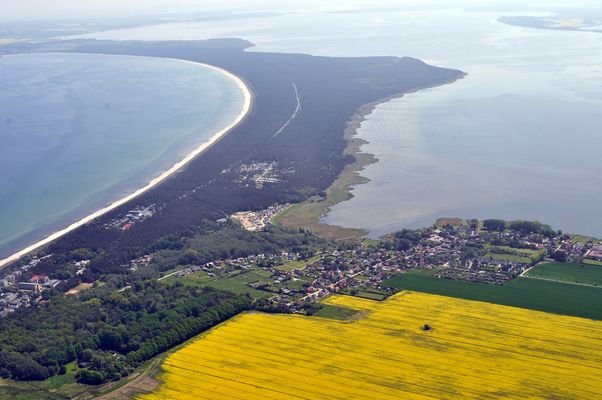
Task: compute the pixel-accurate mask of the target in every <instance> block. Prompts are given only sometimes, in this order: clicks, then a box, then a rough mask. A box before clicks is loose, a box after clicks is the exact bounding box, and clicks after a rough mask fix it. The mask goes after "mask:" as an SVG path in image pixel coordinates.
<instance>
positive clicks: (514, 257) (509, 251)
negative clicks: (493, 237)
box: [485, 244, 543, 264]
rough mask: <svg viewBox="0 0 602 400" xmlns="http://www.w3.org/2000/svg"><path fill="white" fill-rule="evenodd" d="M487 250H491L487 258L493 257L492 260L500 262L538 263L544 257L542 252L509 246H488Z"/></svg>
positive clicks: (486, 246)
mask: <svg viewBox="0 0 602 400" xmlns="http://www.w3.org/2000/svg"><path fill="white" fill-rule="evenodd" d="M485 248H486V249H488V250H489V252H488V253H487V254H486V256H485V257H491V258H492V259H494V260H499V261H509V262H517V263H522V264H529V263H531V262H534V261H535V262H536V261H537V260H538V259H540V258H541V256H542V255H543V253H542V251H541V250H531V249H516V248H514V247H509V246H494V245H491V244H487V245H485Z"/></svg>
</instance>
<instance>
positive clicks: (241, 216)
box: [230, 204, 290, 232]
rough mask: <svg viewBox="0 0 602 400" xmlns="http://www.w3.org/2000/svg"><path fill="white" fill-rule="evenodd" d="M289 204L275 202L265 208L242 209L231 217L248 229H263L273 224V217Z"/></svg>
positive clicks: (252, 230) (255, 230) (253, 230)
mask: <svg viewBox="0 0 602 400" xmlns="http://www.w3.org/2000/svg"><path fill="white" fill-rule="evenodd" d="M289 205H290V204H275V205H273V206H270V207H268V208H266V209H265V210H260V211H241V212H237V213H234V214H232V215H231V216H230V218H231V219H232V220H234V221H236V222H238V223H239V224H241V225H242V227H243V228H244V229H246V230H248V231H251V232H258V231H263V230H265V229H266V228H267V227H269V226H270V225H271V224H272V222H271V221H272V218H274V216H275V215H276V214H278V213H279V212H281V211H283V210H284V209H285V208H287V207H288V206H289Z"/></svg>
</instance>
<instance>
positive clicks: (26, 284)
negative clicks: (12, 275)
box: [19, 282, 40, 292]
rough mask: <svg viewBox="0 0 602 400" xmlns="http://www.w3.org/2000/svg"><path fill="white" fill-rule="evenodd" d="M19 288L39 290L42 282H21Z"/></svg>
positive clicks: (32, 290)
mask: <svg viewBox="0 0 602 400" xmlns="http://www.w3.org/2000/svg"><path fill="white" fill-rule="evenodd" d="M19 290H27V291H31V292H39V291H40V284H39V283H37V282H19Z"/></svg>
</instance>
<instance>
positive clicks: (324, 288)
mask: <svg viewBox="0 0 602 400" xmlns="http://www.w3.org/2000/svg"><path fill="white" fill-rule="evenodd" d="M412 235H413V236H412V239H413V242H412V243H411V245H407V244H406V245H401V244H400V243H402V242H403V235H401V240H400V237H398V236H396V235H390V236H388V237H387V238H385V239H383V240H381V241H378V242H372V243H367V242H366V243H361V244H358V245H356V246H355V247H353V248H349V249H345V250H341V249H339V250H334V249H333V250H328V251H323V252H321V253H320V254H318V255H316V256H314V257H312V258H311V259H306V260H303V257H301V256H300V255H299V254H293V253H290V254H289V253H283V254H279V255H264V254H261V255H254V256H249V257H245V258H240V259H236V260H225V261H224V260H220V261H214V262H211V263H207V264H205V265H202V266H193V267H189V268H186V269H184V270H181V271H178V272H176V273H174V275H175V276H177V277H184V276H187V275H190V274H195V273H202V274H205V275H206V276H208V277H210V278H212V279H230V278H232V277H235V276H239V275H242V274H244V273H246V272H249V271H253V270H256V271H258V272H259V271H261V274H262V275H261V276H262V278H261V279H255V280H253V281H250V282H248V283H247V285H248V286H249V287H250V288H253V289H256V290H262V291H266V292H269V293H270V294H271V296H269V301H270V302H271V303H272V305H274V306H278V307H280V308H282V307H285V308H286V309H287V310H288V311H300V310H301V309H302V307H301V306H303V305H306V304H307V303H312V302H314V301H317V300H318V299H320V298H322V297H324V296H327V295H329V294H330V293H341V292H342V293H351V294H353V293H357V292H358V291H366V292H370V293H372V294H382V296H383V297H384V296H386V295H388V294H390V293H391V292H392V289H391V288H388V287H387V285H386V283H385V282H384V281H385V280H387V279H389V278H391V277H392V276H393V275H396V274H400V273H404V272H406V271H408V270H415V269H425V270H429V271H431V273H432V274H433V275H434V276H436V277H439V278H443V279H454V280H462V281H469V282H479V283H486V284H493V285H501V284H504V283H506V282H508V281H509V280H511V279H514V278H516V277H517V276H519V275H521V274H522V273H524V272H525V271H526V270H528V269H529V268H530V267H532V266H533V265H535V264H537V263H539V262H540V261H544V260H545V261H554V259H552V258H550V256H551V255H553V254H555V255H557V253H558V252H559V251H560V252H562V253H565V255H566V259H567V260H568V261H571V260H573V261H574V260H577V259H583V258H584V257H585V256H587V257H589V258H594V257H597V256H598V254H599V253H598V252H599V251H600V250H601V249H602V244H593V243H591V242H590V243H587V244H586V243H581V242H578V241H576V240H573V239H572V238H571V237H570V236H569V235H563V234H561V233H558V234H555V235H553V236H544V235H540V234H524V233H521V232H517V231H512V230H506V231H503V232H488V231H486V230H480V229H479V228H478V227H476V228H475V227H471V226H470V225H468V224H466V225H459V226H445V227H431V228H428V229H421V230H416V231H412ZM291 262H294V264H292V263H291Z"/></svg>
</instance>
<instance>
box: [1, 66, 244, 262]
mask: <svg viewBox="0 0 602 400" xmlns="http://www.w3.org/2000/svg"><path fill="white" fill-rule="evenodd" d="M132 57H144V58H159V57H147V56H132ZM161 58H164V59H166V60H174V61H179V62H184V63H189V64H194V65H196V66H201V67H204V68H208V69H211V70H213V71H217V72H219V73H221V74H222V75H224V76H226V77H228V78H229V79H231V80H233V81H234V82H235V83H236V86H237V87H238V88H239V89H240V90H241V92H242V94H243V97H244V103H243V108H242V110H241V112H240V113H239V114H238V115H237V116H236V118H235V119H234V120H233V121H232V122H231V123H230V124H228V125H227V126H226V127H224V128H222V129H221V130H219V131H217V132H216V133H214V134H213V135H212V136H211V137H210V138H209V139H208V140H206V141H205V142H203V143H201V144H200V145H199V146H197V147H196V148H195V149H194V150H193V151H192V152H190V153H189V154H188V155H186V157H184V158H183V159H181V160H180V161H178V162H176V163H175V164H174V165H173V166H171V167H170V168H169V169H167V170H165V171H164V172H162V173H161V174H160V175H159V176H157V177H155V178H153V179H151V180H150V181H149V183H147V184H146V185H145V186H143V187H142V188H139V189H137V190H135V191H134V192H133V193H130V194H129V195H126V196H124V197H122V198H120V199H118V200H116V201H114V202H112V203H111V204H109V205H108V206H106V207H104V208H101V209H100V210H97V211H95V212H93V213H91V214H89V215H87V216H85V217H84V218H81V219H80V220H78V221H76V222H74V223H72V224H70V225H68V226H67V227H66V228H63V229H60V230H58V231H55V232H54V233H52V234H50V235H48V236H47V237H45V238H44V239H42V240H39V241H38V242H36V243H34V244H32V245H30V246H27V247H26V248H24V249H22V250H20V251H18V252H16V253H14V254H12V255H10V256H8V257H6V258H4V259H1V260H0V268H4V267H6V266H7V265H9V264H11V263H13V262H15V261H17V260H19V259H20V258H21V257H23V256H25V255H27V254H29V253H31V252H33V251H35V250H39V249H40V248H42V247H44V246H46V245H47V244H50V243H51V242H53V241H54V240H56V239H58V238H60V237H62V236H64V235H66V234H68V233H70V232H72V231H74V230H75V229H77V228H79V227H81V226H83V225H85V224H87V223H89V222H91V221H93V220H95V219H96V218H98V217H100V216H102V215H104V214H106V213H108V212H110V211H112V210H114V209H116V208H118V207H120V206H122V205H124V204H125V203H127V202H129V201H131V200H133V199H134V198H136V197H138V196H140V195H141V194H143V193H146V192H147V191H149V190H150V189H153V188H154V187H156V186H157V185H159V184H160V183H162V182H163V181H165V180H166V179H167V178H169V177H170V176H172V175H174V174H175V173H177V172H178V171H179V170H180V169H182V168H183V167H185V166H186V165H187V164H189V163H190V162H191V161H192V160H194V159H195V158H197V157H198V156H200V155H201V154H202V153H204V152H205V151H206V150H207V149H209V148H210V147H212V146H213V145H214V144H216V143H217V142H219V140H220V139H222V138H223V137H224V136H225V135H226V134H228V133H229V132H230V131H231V130H232V129H234V128H235V127H237V126H238V125H239V124H240V123H241V122H242V121H243V120H244V119H245V118H246V116H247V115H248V114H249V112H250V111H251V109H252V104H253V94H252V91H251V89H250V87H249V86H248V85H247V84H246V83H245V82H244V80H243V79H242V78H240V77H238V76H237V75H235V74H233V73H232V72H230V71H227V70H225V69H223V68H219V67H216V66H214V65H210V64H205V63H201V62H195V61H190V60H183V59H178V58H168V57H161Z"/></svg>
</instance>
